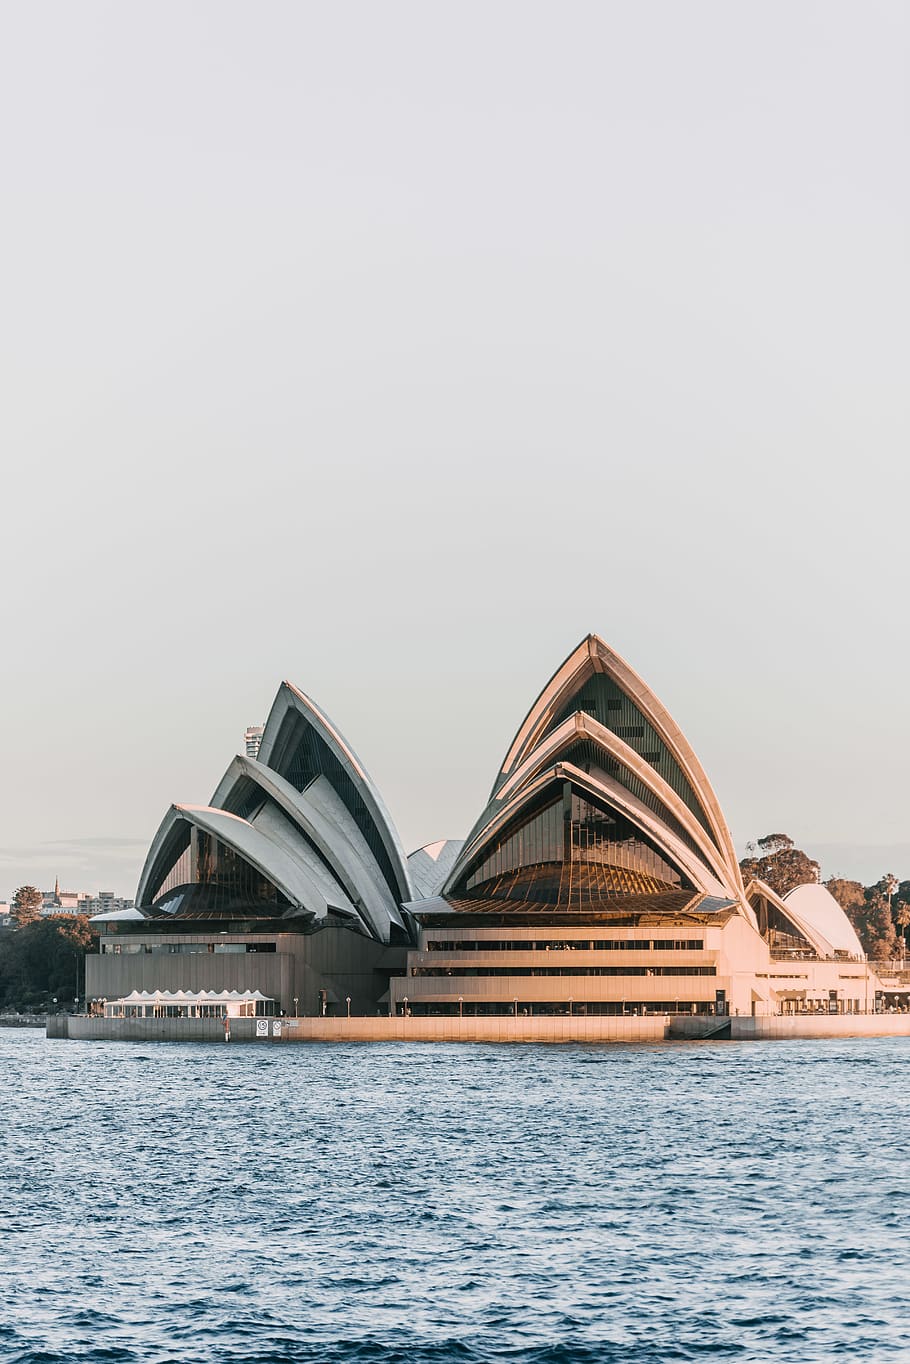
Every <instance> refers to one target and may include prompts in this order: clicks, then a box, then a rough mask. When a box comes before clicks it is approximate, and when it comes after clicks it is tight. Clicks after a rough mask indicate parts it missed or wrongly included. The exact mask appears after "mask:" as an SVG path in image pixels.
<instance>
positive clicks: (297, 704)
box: [259, 681, 412, 902]
mask: <svg viewBox="0 0 910 1364" xmlns="http://www.w3.org/2000/svg"><path fill="white" fill-rule="evenodd" d="M292 711H294V712H296V713H297V714H298V715H301V716H302V717H303V719H304V721H305V722H306V723H307V724H308V725H309V726H310V728H311V729H313V730H315V732H316V733H317V734H318V735H319V737H320V739H322V741H323V742H324V743H325V744H326V746H327V747H328V749H329V750H330V752H331V753H332V754H334V756H335V757H336V758H337V760H338V762H339V763H340V764H341V765H342V767H343V768H344V769H345V771H346V772H347V774H348V776H349V777H350V779H351V781H352V782H353V784H354V787H355V788H356V790H357V793H358V795H359V796H360V798H361V800H362V801H363V803H364V806H365V807H366V809H367V812H368V814H369V816H370V820H371V822H372V823H373V825H374V826H375V828H376V831H377V834H378V835H379V838H380V841H381V843H382V846H383V847H384V849H385V851H386V855H387V856H388V859H389V863H390V865H391V868H392V875H393V878H394V881H395V885H394V886H390V887H389V889H390V891H392V893H393V894H394V895H395V896H396V897H397V899H398V901H399V902H402V901H407V900H410V899H411V898H412V894H411V883H410V880H409V878H408V869H407V859H406V858H405V855H404V849H403V848H402V846H401V841H400V839H399V837H398V831H397V829H396V828H395V825H394V823H393V821H392V817H391V815H390V814H389V812H388V810H387V809H386V807H385V804H384V802H383V800H382V797H381V796H380V794H379V791H378V789H377V787H376V785H375V783H374V782H373V781H372V779H371V778H370V776H369V774H368V773H367V771H366V768H365V767H364V766H363V764H362V763H361V762H360V759H359V758H358V757H357V755H356V754H355V753H354V750H353V749H352V748H351V747H350V745H349V744H348V743H347V741H346V740H345V739H344V738H343V736H342V734H341V732H340V731H339V730H338V729H336V728H335V726H334V725H333V724H332V722H331V720H329V718H328V716H327V715H325V714H324V713H323V711H321V710H320V709H319V707H318V706H317V705H316V703H315V701H313V700H311V699H310V697H309V696H307V695H306V694H305V693H304V692H302V691H300V690H299V689H298V688H297V687H295V686H294V684H293V683H292V682H288V681H284V682H282V684H281V686H280V687H279V689H278V695H277V696H276V697H275V700H274V701H273V703H272V708H271V710H270V711H269V716H268V719H267V720H266V722H265V729H264V731H263V735H262V742H261V743H260V745H259V762H260V763H262V764H263V766H265V767H272V768H273V763H272V758H273V755H274V749H275V743H276V740H277V739H278V736H279V734H280V733H281V728H282V724H283V722H284V720H285V718H286V716H287V715H288V714H290V713H291V712H292ZM273 770H274V768H273Z"/></svg>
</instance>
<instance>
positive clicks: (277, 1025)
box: [272, 1018, 281, 1037]
mask: <svg viewBox="0 0 910 1364" xmlns="http://www.w3.org/2000/svg"><path fill="white" fill-rule="evenodd" d="M272 1036H273V1037H280V1036H281V1019H280V1018H276V1019H274V1020H273V1022H272Z"/></svg>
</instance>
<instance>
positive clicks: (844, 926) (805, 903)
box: [784, 881, 866, 961]
mask: <svg viewBox="0 0 910 1364" xmlns="http://www.w3.org/2000/svg"><path fill="white" fill-rule="evenodd" d="M784 905H785V906H786V909H787V913H788V914H790V915H792V917H793V918H796V917H797V916H799V919H800V921H801V922H802V923H805V924H807V925H810V926H811V927H812V928H813V929H814V930H815V931H816V932H817V933H819V934H820V935H821V936H822V937H824V938H825V939H827V941H828V942H829V943H831V945H832V947H833V948H834V950H835V951H836V952H846V953H847V955H848V956H851V957H858V958H859V959H860V960H861V961H865V959H866V954H865V952H864V951H863V945H862V943H861V942H860V940H859V937H858V936H857V932H856V929H855V928H854V927H853V925H852V924H851V922H850V920H849V919H848V918H847V916H846V914H845V913H844V911H843V909H842V907H841V906H840V905H839V904H838V903H837V901H836V900H835V898H834V896H833V895H832V894H831V892H830V890H829V889H828V887H827V886H823V885H821V884H820V883H819V882H817V881H815V882H809V883H808V884H807V885H805V886H796V887H795V888H794V889H793V890H790V891H788V892H787V894H786V895H785V896H784Z"/></svg>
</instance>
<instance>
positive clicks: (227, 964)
mask: <svg viewBox="0 0 910 1364" xmlns="http://www.w3.org/2000/svg"><path fill="white" fill-rule="evenodd" d="M112 936H113V935H110V934H107V935H105V939H104V942H105V944H106V945H109V946H110V945H113V943H112ZM257 941H261V942H273V943H275V944H276V945H277V951H275V952H238V953H233V952H207V951H206V952H188V953H169V952H166V951H163V950H162V949H163V948H164V947H166V946H168V945H174V946H176V945H178V944H190V943H192V944H201V945H209V944H215V943H217V944H218V945H219V946H224V945H227V944H241V945H246V944H248V943H249V942H257ZM116 942H118V943H122V944H123V945H124V946H134V947H135V946H137V945H141V946H143V947H145V946H149V947H151V948H153V949H155V950H153V951H151V952H120V953H117V952H103V953H100V954H98V953H95V954H90V955H88V956H87V957H86V959H85V981H86V987H85V992H86V995H87V996H88V997H89V999H98V998H105V999H120V998H122V997H123V996H124V995H128V994H129V993H130V992H131V991H132V990H151V991H154V990H261V991H262V993H263V994H264V995H267V996H268V997H269V998H270V999H274V1000H276V1001H277V1003H278V1006H279V1008H282V1009H284V1010H285V1011H286V1012H287V1013H290V1012H292V1010H293V1008H294V1004H293V1001H294V999H295V998H296V999H297V1001H298V1008H299V1010H300V1012H301V1013H309V1014H316V1013H317V1012H318V1009H319V992H320V990H322V989H325V990H327V991H328V992H329V999H330V1001H334V1008H335V1011H336V1012H339V1011H343V1010H344V1009H345V1000H346V998H347V996H348V995H350V996H351V1008H352V1011H353V1012H354V1013H359V1014H367V1013H373V1012H375V1011H376V1010H377V1009H379V1008H380V1007H383V1006H381V1005H380V1003H379V1001H380V999H381V998H382V996H383V995H384V994H385V991H386V989H387V988H388V975H389V971H391V970H403V968H404V964H405V958H406V952H407V949H406V948H405V947H404V946H400V947H399V946H396V947H390V946H388V945H386V944H383V943H376V942H373V941H372V939H370V938H365V937H363V936H362V935H361V934H359V933H354V932H352V931H351V930H350V929H347V928H344V927H341V926H338V925H335V924H330V925H327V926H326V927H325V928H323V929H321V930H320V931H318V932H315V933H309V934H303V933H257V934H240V933H223V934H217V935H212V934H204V933H195V934H190V933H187V934H176V933H174V934H164V933H159V934H155V933H154V932H151V931H149V932H134V933H122V934H119V935H118V936H117V938H116ZM383 1012H385V1009H384V1008H383Z"/></svg>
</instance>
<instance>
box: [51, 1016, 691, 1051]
mask: <svg viewBox="0 0 910 1364" xmlns="http://www.w3.org/2000/svg"><path fill="white" fill-rule="evenodd" d="M265 1021H267V1022H268V1035H267V1036H266V1037H257V1035H256V1020H255V1019H252V1018H235V1019H232V1020H231V1039H232V1041H231V1045H234V1044H235V1043H237V1042H253V1043H257V1044H258V1045H259V1046H279V1045H282V1044H285V1043H288V1042H662V1041H663V1040H664V1037H665V1036H666V1027H667V1020H666V1018H665V1017H663V1016H661V1017H657V1018H555V1017H554V1018H517V1019H516V1018H509V1017H502V1018H463V1019H459V1018H413V1017H411V1018H350V1019H348V1018H298V1019H288V1018H284V1019H282V1020H281V1024H282V1026H281V1035H280V1037H276V1036H274V1034H273V1030H272V1025H273V1020H272V1019H268V1020H265ZM52 1023H53V1025H54V1026H53V1028H52V1027H51V1024H52ZM47 1035H48V1037H69V1038H70V1039H73V1040H77V1041H102V1040H107V1041H118V1042H149V1041H155V1042H214V1041H217V1042H220V1043H221V1045H222V1046H223V1045H224V1028H223V1025H222V1024H221V1023H220V1022H217V1021H209V1020H207V1019H201V1020H196V1019H186V1018H149V1019H144V1018H143V1019H139V1018H137V1019H121V1018H82V1017H78V1016H73V1017H64V1016H62V1015H61V1016H58V1017H57V1018H55V1019H48V1033H47Z"/></svg>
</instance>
